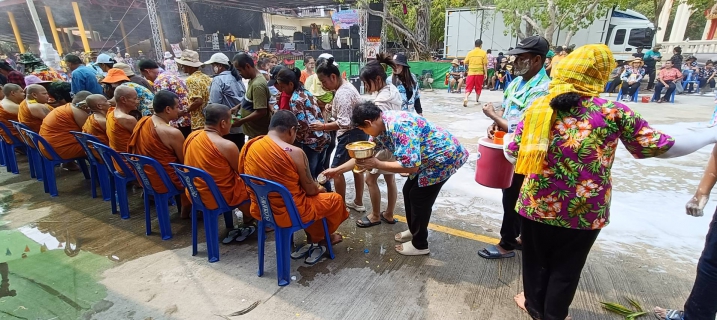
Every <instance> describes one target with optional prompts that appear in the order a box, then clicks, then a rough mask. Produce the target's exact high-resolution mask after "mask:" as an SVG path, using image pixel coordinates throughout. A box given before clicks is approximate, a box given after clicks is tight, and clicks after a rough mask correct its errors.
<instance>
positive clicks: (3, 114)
mask: <svg viewBox="0 0 717 320" xmlns="http://www.w3.org/2000/svg"><path fill="white" fill-rule="evenodd" d="M10 121H17V114H14V113H10V112H7V110H5V109H3V107H2V106H0V122H2V124H4V125H5V126H6V127H7V128H8V129H10V132H11V133H12V135H14V136H15V137H16V138H18V139H20V134H19V133H18V132H17V130H15V127H13V125H12V123H10ZM0 136H2V138H3V140H5V141H7V142H12V140H11V139H10V137H8V136H7V135H6V134H5V130H0Z"/></svg>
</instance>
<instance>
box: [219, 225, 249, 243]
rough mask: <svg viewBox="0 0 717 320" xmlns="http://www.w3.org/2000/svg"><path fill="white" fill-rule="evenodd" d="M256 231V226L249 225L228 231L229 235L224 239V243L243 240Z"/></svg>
mask: <svg viewBox="0 0 717 320" xmlns="http://www.w3.org/2000/svg"><path fill="white" fill-rule="evenodd" d="M254 232H256V227H255V226H249V227H243V228H238V229H233V230H230V231H229V233H227V236H226V237H225V238H224V239H222V243H223V244H229V243H232V242H233V241H236V242H242V241H244V240H246V238H247V237H249V236H250V235H252V234H254Z"/></svg>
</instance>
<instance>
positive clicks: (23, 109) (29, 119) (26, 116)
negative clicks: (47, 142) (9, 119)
mask: <svg viewBox="0 0 717 320" xmlns="http://www.w3.org/2000/svg"><path fill="white" fill-rule="evenodd" d="M46 106H47V107H48V108H49V109H50V111H52V107H51V106H50V105H46ZM17 120H18V121H19V122H20V123H22V124H24V125H26V126H28V127H29V128H30V130H32V131H33V132H38V133H39V132H40V127H41V126H42V119H39V118H36V117H35V116H33V115H32V113H31V112H30V108H29V107H28V106H27V100H23V101H22V102H21V103H20V110H19V111H18V112H17Z"/></svg>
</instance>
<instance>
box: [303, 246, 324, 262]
mask: <svg viewBox="0 0 717 320" xmlns="http://www.w3.org/2000/svg"><path fill="white" fill-rule="evenodd" d="M311 246H312V248H311V250H309V255H308V256H307V257H306V259H305V260H304V263H306V264H308V265H315V264H316V263H317V262H319V261H321V258H323V257H324V253H326V247H324V246H320V245H313V244H312V245H311Z"/></svg>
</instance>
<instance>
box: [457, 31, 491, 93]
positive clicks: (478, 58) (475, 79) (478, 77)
mask: <svg viewBox="0 0 717 320" xmlns="http://www.w3.org/2000/svg"><path fill="white" fill-rule="evenodd" d="M475 45H476V47H475V49H473V50H471V52H468V55H466V59H465V65H466V69H467V70H468V77H467V78H466V96H465V98H463V106H464V107H467V106H468V97H469V96H470V95H471V92H472V91H473V89H475V90H476V103H478V102H479V100H480V93H481V91H482V90H483V81H485V72H486V70H488V54H487V53H486V52H485V51H484V50H483V49H481V46H482V45H483V40H481V39H478V40H476V42H475Z"/></svg>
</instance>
